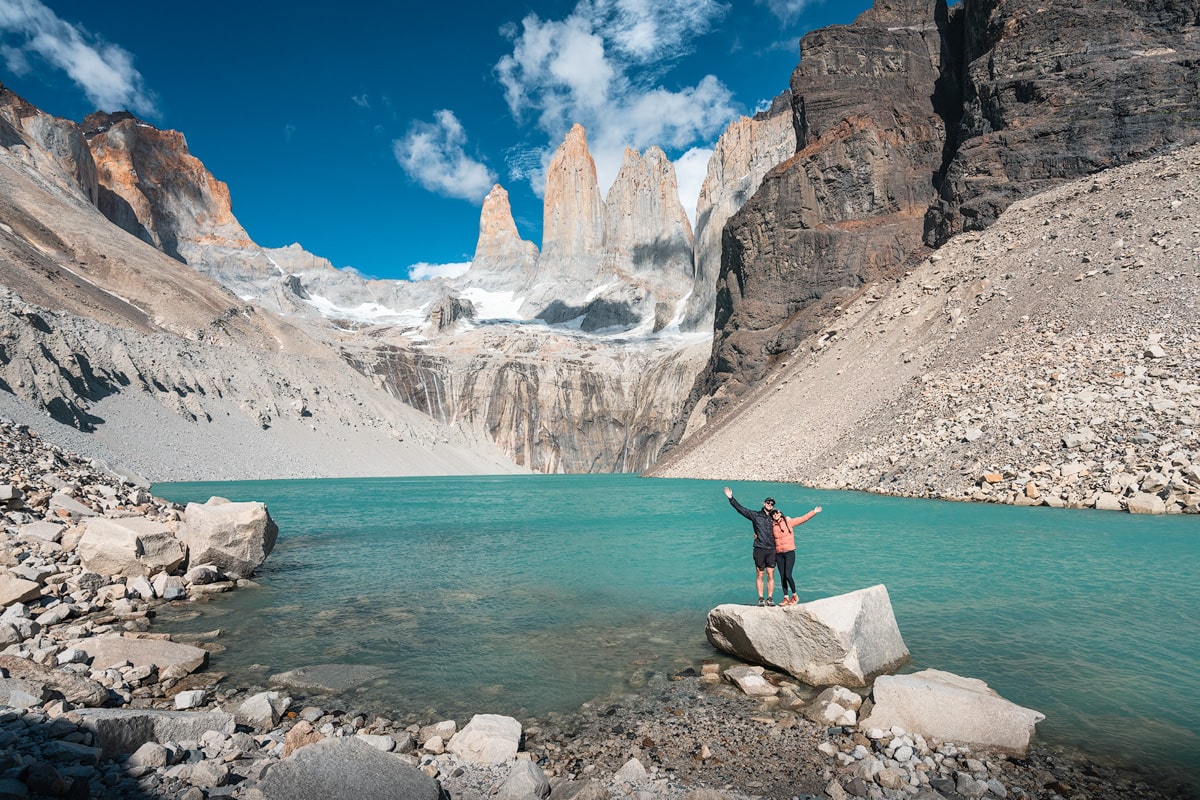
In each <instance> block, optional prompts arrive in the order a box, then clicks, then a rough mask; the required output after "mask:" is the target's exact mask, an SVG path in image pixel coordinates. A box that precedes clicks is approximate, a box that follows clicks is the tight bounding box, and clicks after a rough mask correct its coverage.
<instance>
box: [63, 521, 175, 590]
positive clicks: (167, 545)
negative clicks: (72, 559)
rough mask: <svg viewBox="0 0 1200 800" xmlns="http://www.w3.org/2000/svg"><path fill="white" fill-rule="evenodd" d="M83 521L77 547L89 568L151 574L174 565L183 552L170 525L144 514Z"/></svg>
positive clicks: (118, 572) (89, 569)
mask: <svg viewBox="0 0 1200 800" xmlns="http://www.w3.org/2000/svg"><path fill="white" fill-rule="evenodd" d="M83 524H84V526H85V527H84V532H83V537H82V538H81V539H80V540H79V545H78V546H77V547H76V551H77V552H78V553H79V558H80V560H81V561H82V562H83V565H84V567H85V568H87V569H88V571H90V572H97V573H99V574H101V575H125V576H129V577H132V576H134V575H154V574H157V573H159V572H170V571H171V570H173V569H175V568H176V567H177V566H179V565H180V564H182V563H183V559H184V556H185V555H186V553H185V551H184V549H183V544H182V543H181V542H180V541H179V540H178V539H176V538H175V534H174V533H173V532H172V531H171V529H170V528H168V527H167V526H166V525H164V524H163V523H161V522H155V521H154V520H151V519H146V518H145V517H123V518H120V519H109V518H108V517H93V518H91V519H89V520H86V521H85V522H84V523H83Z"/></svg>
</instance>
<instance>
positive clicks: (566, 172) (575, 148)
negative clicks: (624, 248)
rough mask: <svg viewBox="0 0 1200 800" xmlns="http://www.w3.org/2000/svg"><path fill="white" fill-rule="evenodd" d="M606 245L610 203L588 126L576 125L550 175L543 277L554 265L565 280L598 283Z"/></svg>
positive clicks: (558, 152)
mask: <svg viewBox="0 0 1200 800" xmlns="http://www.w3.org/2000/svg"><path fill="white" fill-rule="evenodd" d="M603 242H604V202H603V200H601V198H600V186H599V183H598V182H597V179H596V162H595V161H594V160H592V154H591V153H590V152H588V146H587V135H586V133H585V132H584V130H583V126H582V125H579V124H575V125H574V126H572V128H571V130H570V131H569V132H568V133H567V135H566V137H565V138H564V139H563V142H562V144H561V145H559V147H558V149H557V150H556V151H555V153H554V156H553V157H552V158H551V159H550V166H549V168H548V169H547V170H546V194H545V207H544V211H543V221H542V258H541V259H540V263H539V268H538V272H539V275H541V274H544V273H545V272H546V265H548V264H553V265H554V271H555V272H557V273H558V274H559V275H561V276H562V277H570V278H580V279H585V280H587V279H591V278H593V277H594V276H595V263H596V261H597V259H598V256H599V253H600V248H601V246H602V244H603Z"/></svg>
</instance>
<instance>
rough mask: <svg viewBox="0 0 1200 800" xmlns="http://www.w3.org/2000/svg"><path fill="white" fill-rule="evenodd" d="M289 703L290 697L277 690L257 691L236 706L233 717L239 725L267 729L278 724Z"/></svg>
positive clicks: (290, 702)
mask: <svg viewBox="0 0 1200 800" xmlns="http://www.w3.org/2000/svg"><path fill="white" fill-rule="evenodd" d="M291 704H292V699H291V698H290V697H287V696H285V695H281V694H280V693H279V692H259V693H258V694H256V695H254V696H253V697H250V698H248V699H247V700H246V701H245V702H243V703H242V704H241V705H240V706H238V707H237V710H236V711H234V712H233V718H234V719H235V720H237V723H238V724H239V725H245V726H246V727H248V728H254V729H255V730H260V731H267V730H270V729H271V728H274V727H275V726H276V725H278V724H279V720H280V718H281V717H282V716H283V714H284V712H286V711H287V710H288V707H289V706H291Z"/></svg>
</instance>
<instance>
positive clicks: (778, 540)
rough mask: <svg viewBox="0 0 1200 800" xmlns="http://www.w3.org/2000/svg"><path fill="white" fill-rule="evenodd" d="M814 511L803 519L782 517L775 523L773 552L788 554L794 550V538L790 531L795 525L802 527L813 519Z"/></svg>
mask: <svg viewBox="0 0 1200 800" xmlns="http://www.w3.org/2000/svg"><path fill="white" fill-rule="evenodd" d="M816 513H817V512H816V511H810V512H808V513H807V514H805V515H804V516H803V517H783V518H782V519H779V520H776V522H775V552H776V553H790V552H791V551H793V550H795V549H796V536H795V533H794V532H793V531H792V528H794V527H795V526H797V525H803V524H804V523H806V522H808V521H809V520H810V519H812V518H813V515H814V514H816Z"/></svg>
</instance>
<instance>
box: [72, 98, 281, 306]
mask: <svg viewBox="0 0 1200 800" xmlns="http://www.w3.org/2000/svg"><path fill="white" fill-rule="evenodd" d="M83 129H84V132H85V135H86V136H87V140H88V144H89V146H90V148H91V151H92V157H93V158H94V159H95V162H96V167H97V177H98V180H99V184H100V191H99V199H98V203H97V205H98V207H99V208H100V211H101V212H102V213H103V214H104V215H105V216H106V217H108V219H110V220H111V221H112V222H113V223H115V224H116V225H118V226H119V227H121V228H123V229H125V230H127V231H129V232H130V233H132V234H133V235H134V236H137V237H138V238H139V239H141V240H142V241H144V242H147V243H149V244H151V245H153V246H154V247H156V248H158V249H159V250H162V251H163V252H164V253H166V254H167V255H169V256H171V257H172V258H176V259H178V260H180V261H182V262H184V263H185V264H188V265H189V266H191V267H192V268H193V269H196V270H198V271H200V272H203V273H205V274H207V275H210V276H212V277H214V278H217V279H218V280H221V281H222V282H223V283H225V284H226V285H227V286H230V287H231V288H233V289H234V290H235V291H239V293H241V292H242V291H244V290H249V291H250V292H252V291H253V286H254V285H255V284H257V283H258V282H261V281H265V280H268V279H269V278H271V277H274V276H277V275H278V274H279V273H278V270H277V269H276V268H275V267H274V266H273V265H272V264H271V262H270V259H268V258H267V257H266V255H265V254H263V253H262V251H261V249H260V248H259V247H258V245H256V244H255V243H254V242H253V241H252V240H251V239H250V237H249V236H248V235H247V234H246V231H245V229H243V228H242V226H241V224H240V223H239V222H238V221H237V219H236V218H235V217H234V216H233V209H232V204H231V202H230V198H229V187H228V186H226V185H225V184H224V183H222V182H221V181H218V180H217V179H216V178H215V177H213V175H212V173H211V172H209V171H208V170H207V169H206V168H205V167H204V165H203V164H202V163H201V162H200V161H199V160H198V159H197V158H195V157H194V156H192V155H191V153H189V152H188V148H187V142H186V141H185V140H184V138H183V134H181V133H179V132H178V131H164V130H159V129H158V128H155V127H154V126H152V125H148V124H146V123H144V122H142V121H140V120H138V119H137V118H136V117H134V116H133V115H131V114H129V113H124V112H123V113H119V114H104V113H97V114H92V115H90V116H88V117H87V118H86V119H85V120H84V122H83Z"/></svg>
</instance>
